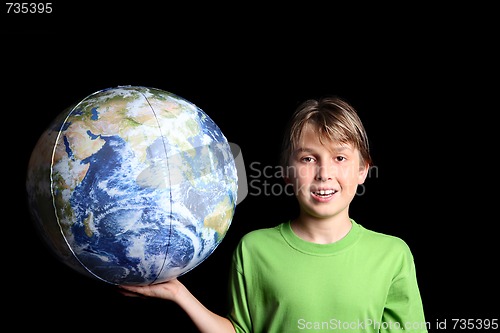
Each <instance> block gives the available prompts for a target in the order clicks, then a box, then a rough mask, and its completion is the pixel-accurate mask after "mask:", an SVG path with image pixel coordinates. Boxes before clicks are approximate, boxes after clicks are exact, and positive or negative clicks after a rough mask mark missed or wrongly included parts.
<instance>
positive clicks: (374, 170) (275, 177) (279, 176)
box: [247, 161, 379, 196]
mask: <svg viewBox="0 0 500 333" xmlns="http://www.w3.org/2000/svg"><path fill="white" fill-rule="evenodd" d="M297 172H300V171H298V170H297V169H295V168H293V167H287V168H284V167H282V166H279V165H276V166H272V165H265V164H262V163H261V162H257V161H255V162H252V163H250V164H249V170H248V175H247V176H248V178H249V179H248V195H250V196H261V195H263V196H281V195H289V196H293V195H295V192H294V189H293V185H292V184H290V183H285V182H284V181H283V179H284V177H286V176H287V175H290V174H293V173H297ZM378 172H379V170H378V167H377V166H375V165H374V166H371V167H370V169H369V170H368V175H367V178H378ZM365 192H366V188H365V185H364V184H360V185H358V188H357V190H356V195H357V196H361V195H364V194H365Z"/></svg>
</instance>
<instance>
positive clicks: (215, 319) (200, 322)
mask: <svg viewBox="0 0 500 333" xmlns="http://www.w3.org/2000/svg"><path fill="white" fill-rule="evenodd" d="M120 288H122V289H125V290H127V291H130V292H134V293H137V294H140V295H144V296H149V297H156V298H163V299H166V300H170V301H173V302H175V303H177V305H179V306H180V307H181V308H182V309H183V310H184V311H185V312H186V314H187V315H188V316H189V318H191V320H192V321H193V323H194V324H195V326H196V327H197V328H198V329H199V330H200V332H201V333H226V332H227V333H235V332H236V331H235V329H234V326H233V325H232V323H231V322H230V321H229V319H227V318H226V317H223V316H220V315H218V314H216V313H214V312H212V311H210V310H209V309H207V308H206V307H205V306H204V305H203V304H202V303H200V301H199V300H198V299H197V298H196V297H194V295H193V294H191V292H190V291H189V290H188V289H187V288H186V287H185V286H184V285H183V284H182V283H181V282H180V281H179V280H177V279H173V280H170V281H167V282H164V283H159V284H155V285H149V286H120Z"/></svg>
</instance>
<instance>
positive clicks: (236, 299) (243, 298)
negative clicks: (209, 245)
mask: <svg viewBox="0 0 500 333" xmlns="http://www.w3.org/2000/svg"><path fill="white" fill-rule="evenodd" d="M231 266H232V267H231V270H230V275H229V314H228V319H229V320H230V321H231V322H232V323H233V326H234V329H235V330H236V332H237V333H248V332H252V321H251V318H250V311H249V308H248V294H247V284H246V281H245V276H244V274H243V272H242V266H241V245H240V246H238V247H237V248H236V250H235V252H234V254H233V260H232V263H231Z"/></svg>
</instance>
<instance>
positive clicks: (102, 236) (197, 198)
mask: <svg viewBox="0 0 500 333" xmlns="http://www.w3.org/2000/svg"><path fill="white" fill-rule="evenodd" d="M26 190H27V194H28V201H29V207H30V211H31V214H32V216H33V220H34V222H35V226H36V228H37V229H38V231H39V232H40V235H41V236H42V238H43V239H44V240H45V241H46V243H47V245H48V246H49V248H50V250H51V251H53V252H54V253H55V254H56V256H57V257H58V258H59V259H60V260H61V261H62V262H63V263H65V264H66V265H68V266H69V267H71V268H73V269H74V270H76V271H77V272H79V273H81V274H84V275H86V276H89V277H91V278H96V279H99V280H102V281H105V282H107V283H111V284H117V285H118V284H134V285H146V284H152V283H159V282H163V281H167V280H169V279H172V278H174V277H178V276H180V275H182V274H185V273H186V272H188V271H190V270H192V269H193V268H195V267H196V266H197V265H199V264H200V263H201V262H203V261H204V260H205V259H206V258H207V257H208V256H209V255H210V254H211V253H212V252H213V251H214V250H215V249H216V247H217V246H218V245H219V244H220V242H221V241H222V239H223V238H224V236H225V234H226V232H227V230H228V228H229V226H230V224H231V221H232V218H233V216H234V211H235V208H236V200H237V191H238V177H237V171H236V165H235V162H234V157H233V154H232V152H231V148H230V146H229V143H228V141H227V139H226V137H225V136H224V134H223V133H222V131H221V130H220V128H219V127H218V126H217V125H216V124H215V122H214V121H213V120H212V119H211V118H210V117H209V116H208V115H207V114H206V113H205V112H204V111H202V110H201V109H200V108H199V107H197V106H196V105H194V104H193V103H191V102H189V101H187V100H185V99H184V98H182V97H179V96H177V95H175V94H173V93H170V92H167V91H163V90H160V89H156V88H149V87H142V86H119V87H116V88H109V89H104V90H101V91H98V92H96V93H94V94H92V95H89V96H88V97H86V98H85V99H83V100H82V101H80V102H78V103H76V104H75V105H73V106H71V107H70V108H68V109H67V110H65V111H64V112H62V113H61V114H59V116H58V117H57V118H56V119H54V121H53V122H52V123H51V125H50V126H49V128H48V129H47V130H46V131H45V132H44V133H43V134H42V135H41V137H40V139H39V140H38V142H37V144H36V146H35V147H34V149H33V152H32V154H31V158H30V161H29V165H28V172H27V178H26Z"/></svg>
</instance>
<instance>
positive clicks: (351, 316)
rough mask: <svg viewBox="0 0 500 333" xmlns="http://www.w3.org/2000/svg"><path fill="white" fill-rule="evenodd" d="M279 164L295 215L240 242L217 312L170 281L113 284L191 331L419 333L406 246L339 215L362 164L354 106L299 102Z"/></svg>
mask: <svg viewBox="0 0 500 333" xmlns="http://www.w3.org/2000/svg"><path fill="white" fill-rule="evenodd" d="M281 163H282V167H283V168H284V169H283V170H284V171H285V172H284V174H285V175H286V176H285V177H284V178H285V179H284V180H285V182H286V183H288V184H291V185H292V186H293V188H294V193H295V196H296V198H297V201H298V204H299V208H300V209H299V214H298V216H297V217H296V218H295V219H294V220H291V221H286V222H284V223H281V224H279V225H277V226H276V227H273V228H265V229H259V230H254V231H252V232H249V233H248V234H246V235H245V236H244V237H242V239H241V240H240V242H239V244H238V246H237V247H236V249H235V251H234V254H233V260H232V269H231V276H230V286H229V287H230V288H229V290H230V299H231V302H230V312H229V313H228V314H227V316H219V315H217V314H215V313H213V312H211V311H210V310H208V309H207V308H206V307H204V306H203V305H202V304H201V303H200V302H199V301H198V300H197V299H196V298H195V297H194V296H193V295H192V294H191V293H190V292H189V291H188V290H187V288H185V286H184V285H183V284H181V283H180V282H179V281H178V280H177V279H173V280H171V281H168V282H165V283H162V284H157V285H151V286H142V287H140V286H123V288H124V289H126V290H128V291H132V292H135V293H139V294H142V295H145V296H151V297H158V298H163V299H168V300H171V301H174V302H176V303H177V304H178V305H179V306H180V307H181V308H182V309H183V310H184V311H186V313H187V314H188V316H189V317H190V318H191V319H192V320H193V322H194V324H195V325H196V326H197V327H198V329H199V330H200V331H201V332H213V333H223V332H237V333H240V332H258V333H274V332H277V333H285V332H286V333H288V332H303V331H305V332H327V331H341V332H392V331H403V330H406V331H410V332H427V327H426V324H425V319H424V313H423V307H422V301H421V297H420V293H419V289H418V285H417V280H416V274H415V267H414V262H413V257H412V254H411V251H410V249H409V248H408V246H407V244H406V243H405V242H404V241H403V240H401V239H399V238H397V237H394V236H389V235H384V234H381V233H377V232H374V231H371V230H368V229H366V228H364V227H363V226H361V225H360V224H358V223H357V222H355V221H354V220H353V219H351V218H350V217H349V205H350V203H351V201H352V200H353V198H354V196H355V194H356V190H357V187H358V185H360V184H363V183H364V181H365V179H366V177H367V174H368V170H369V168H370V166H371V164H372V159H371V156H370V152H369V145H368V137H367V135H366V131H365V129H364V126H363V124H362V122H361V120H360V119H359V117H358V115H357V112H356V111H355V109H354V108H353V107H352V106H351V105H350V104H349V103H348V102H347V101H345V100H343V99H341V98H338V97H335V96H334V97H325V98H323V99H319V100H312V99H311V100H307V101H305V102H304V103H302V104H301V105H300V106H299V107H298V108H297V110H296V111H295V113H294V114H293V116H292V119H291V121H290V123H289V126H288V127H287V132H286V134H285V137H284V141H283V150H282V156H281Z"/></svg>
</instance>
